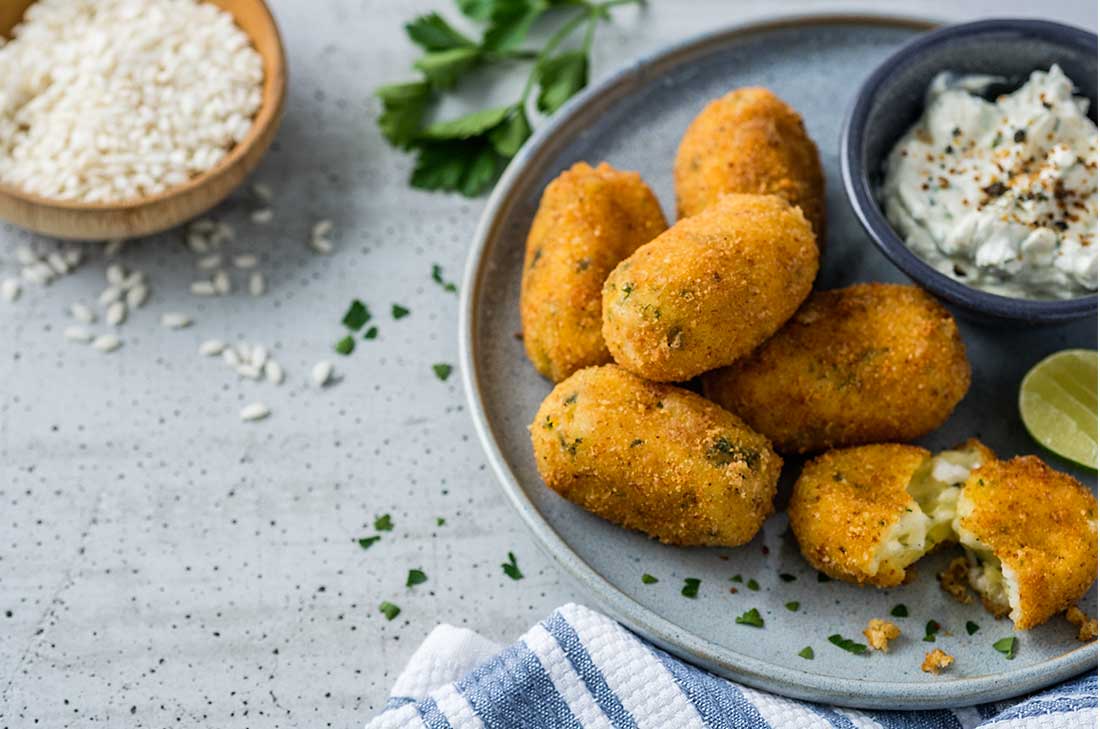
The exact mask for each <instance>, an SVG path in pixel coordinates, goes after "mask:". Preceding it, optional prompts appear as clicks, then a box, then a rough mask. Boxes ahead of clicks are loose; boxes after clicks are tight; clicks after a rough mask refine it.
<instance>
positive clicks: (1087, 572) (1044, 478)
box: [954, 456, 1097, 630]
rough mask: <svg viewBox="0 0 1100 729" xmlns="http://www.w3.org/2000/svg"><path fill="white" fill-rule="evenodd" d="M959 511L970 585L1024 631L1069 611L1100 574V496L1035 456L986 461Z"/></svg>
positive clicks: (960, 502)
mask: <svg viewBox="0 0 1100 729" xmlns="http://www.w3.org/2000/svg"><path fill="white" fill-rule="evenodd" d="M957 509H958V515H957V517H956V519H955V523H954V529H955V531H956V532H957V533H958V537H959V542H960V543H961V544H962V545H963V547H964V548H965V549H966V552H967V556H968V558H969V559H970V565H971V567H970V586H971V587H972V588H973V589H974V590H975V591H976V592H978V594H979V595H981V597H982V602H983V603H984V604H985V606H986V608H987V609H988V610H989V611H990V612H992V613H994V614H995V615H1005V614H1007V615H1008V616H1009V617H1010V618H1011V619H1012V622H1013V624H1014V625H1015V626H1016V628H1017V629H1019V630H1026V629H1028V628H1032V627H1034V626H1036V625H1039V624H1041V623H1043V622H1045V621H1046V620H1047V619H1048V618H1050V617H1051V616H1052V615H1055V614H1057V613H1060V612H1062V611H1063V610H1065V609H1067V608H1068V607H1070V606H1071V605H1073V604H1074V603H1075V602H1076V601H1077V600H1079V599H1080V598H1081V596H1082V595H1084V594H1085V592H1086V591H1087V590H1088V589H1089V587H1090V586H1092V583H1093V582H1094V581H1095V580H1096V569H1097V545H1096V497H1095V496H1093V495H1092V493H1091V492H1090V491H1089V490H1088V489H1086V488H1085V487H1084V486H1082V485H1081V484H1080V483H1079V482H1078V481H1077V480H1076V479H1075V478H1073V477H1072V476H1069V475H1068V474H1065V473H1062V472H1060V471H1056V470H1054V469H1053V468H1051V467H1049V466H1047V465H1046V464H1045V463H1043V462H1042V461H1040V460H1039V459H1038V458H1036V457H1035V456H1024V457H1018V458H1013V459H1012V460H1010V461H989V462H986V463H984V464H982V466H981V467H979V468H977V469H976V470H974V471H973V472H972V473H971V474H970V477H969V478H968V479H967V480H966V483H965V484H964V486H963V488H962V491H961V493H960V494H959V498H958V507H957Z"/></svg>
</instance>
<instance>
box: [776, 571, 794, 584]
mask: <svg viewBox="0 0 1100 729" xmlns="http://www.w3.org/2000/svg"><path fill="white" fill-rule="evenodd" d="M779 579H781V580H783V581H784V582H794V581H795V580H797V579H798V578H797V577H795V576H794V575H791V574H787V573H786V572H780V573H779Z"/></svg>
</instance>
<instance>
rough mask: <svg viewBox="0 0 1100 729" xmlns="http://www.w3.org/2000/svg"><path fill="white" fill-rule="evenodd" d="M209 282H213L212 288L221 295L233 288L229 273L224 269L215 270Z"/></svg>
mask: <svg viewBox="0 0 1100 729" xmlns="http://www.w3.org/2000/svg"><path fill="white" fill-rule="evenodd" d="M210 282H211V283H212V284H214V290H215V291H217V292H218V293H219V294H221V295H222V296H225V295H226V294H228V293H229V292H230V291H232V290H233V282H232V281H231V280H230V279H229V274H228V273H226V272H225V271H215V272H214V276H213V278H211V279H210Z"/></svg>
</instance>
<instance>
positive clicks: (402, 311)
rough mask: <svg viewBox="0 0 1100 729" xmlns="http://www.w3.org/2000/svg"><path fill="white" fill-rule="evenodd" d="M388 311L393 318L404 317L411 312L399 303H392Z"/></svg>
mask: <svg viewBox="0 0 1100 729" xmlns="http://www.w3.org/2000/svg"><path fill="white" fill-rule="evenodd" d="M390 313H391V314H392V315H393V318H394V319H404V318H405V317H407V316H408V315H409V314H410V313H411V312H410V311H409V310H408V309H406V308H405V307H404V306H401V304H394V305H393V307H392V308H391V309H390Z"/></svg>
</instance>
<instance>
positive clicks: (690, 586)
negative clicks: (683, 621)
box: [680, 577, 702, 598]
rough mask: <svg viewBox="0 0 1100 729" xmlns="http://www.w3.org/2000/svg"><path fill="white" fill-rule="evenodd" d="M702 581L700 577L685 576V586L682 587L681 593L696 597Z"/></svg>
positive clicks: (685, 595)
mask: <svg viewBox="0 0 1100 729" xmlns="http://www.w3.org/2000/svg"><path fill="white" fill-rule="evenodd" d="M701 583H702V580H700V579H699V578H698V577H685V578H684V586H683V587H681V588H680V594H681V595H683V596H684V597H691V598H694V597H695V596H697V595H698V594H699V585H700V584H701Z"/></svg>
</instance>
